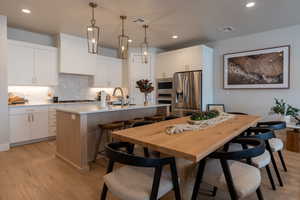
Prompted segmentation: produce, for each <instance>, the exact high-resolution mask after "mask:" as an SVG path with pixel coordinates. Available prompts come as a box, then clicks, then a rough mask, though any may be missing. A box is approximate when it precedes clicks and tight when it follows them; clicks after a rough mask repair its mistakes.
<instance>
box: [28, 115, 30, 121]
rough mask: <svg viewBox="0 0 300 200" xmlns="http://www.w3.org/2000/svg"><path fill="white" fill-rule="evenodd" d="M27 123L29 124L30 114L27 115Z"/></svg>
mask: <svg viewBox="0 0 300 200" xmlns="http://www.w3.org/2000/svg"><path fill="white" fill-rule="evenodd" d="M27 121H28V122H30V114H27Z"/></svg>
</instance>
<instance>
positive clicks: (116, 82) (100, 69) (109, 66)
mask: <svg viewBox="0 0 300 200" xmlns="http://www.w3.org/2000/svg"><path fill="white" fill-rule="evenodd" d="M122 71H123V69H122V60H121V59H118V58H112V57H106V56H97V66H96V73H95V76H94V87H110V88H113V87H122Z"/></svg>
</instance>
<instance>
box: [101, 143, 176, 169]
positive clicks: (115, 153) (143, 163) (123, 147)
mask: <svg viewBox="0 0 300 200" xmlns="http://www.w3.org/2000/svg"><path fill="white" fill-rule="evenodd" d="M132 148H133V145H132V144H130V143H127V142H115V143H110V144H108V145H106V146H105V153H106V156H107V157H108V158H109V159H110V161H112V162H117V163H120V164H124V165H130V166H136V167H153V168H155V167H159V166H163V165H166V164H171V162H173V161H174V158H144V157H140V156H135V155H133V154H131V153H130V152H132Z"/></svg>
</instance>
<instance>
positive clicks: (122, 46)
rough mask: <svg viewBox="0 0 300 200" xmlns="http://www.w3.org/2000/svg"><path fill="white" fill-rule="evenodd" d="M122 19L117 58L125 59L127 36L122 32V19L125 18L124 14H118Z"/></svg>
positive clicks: (126, 54) (126, 55)
mask: <svg viewBox="0 0 300 200" xmlns="http://www.w3.org/2000/svg"><path fill="white" fill-rule="evenodd" d="M120 18H121V20H122V34H121V35H119V51H118V53H119V58H121V59H127V57H128V40H129V37H128V36H126V35H125V34H124V21H125V20H126V18H127V17H126V16H123V15H122V16H120Z"/></svg>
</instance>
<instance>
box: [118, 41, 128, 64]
mask: <svg viewBox="0 0 300 200" xmlns="http://www.w3.org/2000/svg"><path fill="white" fill-rule="evenodd" d="M128 40H129V37H128V36H126V35H120V36H119V58H121V59H127V58H128V47H129V45H128Z"/></svg>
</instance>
